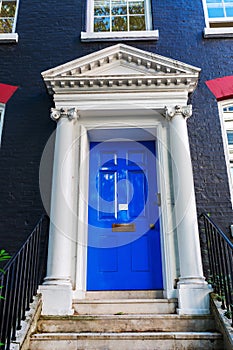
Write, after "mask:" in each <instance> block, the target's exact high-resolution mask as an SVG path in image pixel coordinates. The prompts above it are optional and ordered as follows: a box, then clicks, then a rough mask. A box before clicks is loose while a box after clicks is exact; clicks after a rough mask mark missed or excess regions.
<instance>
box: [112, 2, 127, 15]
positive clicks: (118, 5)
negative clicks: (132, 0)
mask: <svg viewBox="0 0 233 350" xmlns="http://www.w3.org/2000/svg"><path fill="white" fill-rule="evenodd" d="M112 14H113V15H126V14H127V2H126V0H112Z"/></svg>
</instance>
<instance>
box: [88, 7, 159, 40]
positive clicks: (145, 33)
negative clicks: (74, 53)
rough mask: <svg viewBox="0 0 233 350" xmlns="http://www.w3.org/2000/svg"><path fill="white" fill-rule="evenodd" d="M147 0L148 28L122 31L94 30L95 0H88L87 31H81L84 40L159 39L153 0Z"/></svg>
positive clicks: (146, 17)
mask: <svg viewBox="0 0 233 350" xmlns="http://www.w3.org/2000/svg"><path fill="white" fill-rule="evenodd" d="M144 1H145V22H146V30H138V31H120V32H94V0H87V12H86V31H85V32H81V40H82V41H108V40H111V41H112V40H121V41H122V40H137V39H138V40H150V39H151V40H158V38H159V31H158V30H152V13H151V0H144Z"/></svg>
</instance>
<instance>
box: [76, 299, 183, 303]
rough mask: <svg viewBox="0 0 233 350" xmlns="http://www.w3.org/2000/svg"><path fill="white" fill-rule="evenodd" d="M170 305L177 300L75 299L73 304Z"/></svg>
mask: <svg viewBox="0 0 233 350" xmlns="http://www.w3.org/2000/svg"><path fill="white" fill-rule="evenodd" d="M134 303H136V304H151V303H152V304H170V303H177V299H102V300H98V299H74V300H73V304H134Z"/></svg>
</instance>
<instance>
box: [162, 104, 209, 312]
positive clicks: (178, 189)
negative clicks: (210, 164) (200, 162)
mask: <svg viewBox="0 0 233 350" xmlns="http://www.w3.org/2000/svg"><path fill="white" fill-rule="evenodd" d="M191 114H192V108H191V105H188V106H185V107H180V106H175V107H174V108H167V107H166V108H165V116H166V118H167V119H168V120H170V125H169V128H170V152H171V158H172V173H173V188H174V200H175V207H174V211H175V220H176V231H177V238H178V250H179V262H180V278H179V282H178V285H177V288H178V303H179V306H178V313H179V314H207V313H209V293H210V291H211V290H210V288H209V286H208V284H207V282H206V281H205V278H204V276H203V269H202V259H201V250H200V242H199V232H198V223H197V212H196V201H195V194H194V182H193V172H192V163H191V156H190V148H189V139H188V131H187V124H186V119H187V118H188V117H190V116H191Z"/></svg>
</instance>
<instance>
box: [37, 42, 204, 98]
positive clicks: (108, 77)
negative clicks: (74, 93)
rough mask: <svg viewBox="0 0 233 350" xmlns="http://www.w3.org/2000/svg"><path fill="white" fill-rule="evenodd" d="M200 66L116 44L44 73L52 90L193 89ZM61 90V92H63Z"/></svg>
mask: <svg viewBox="0 0 233 350" xmlns="http://www.w3.org/2000/svg"><path fill="white" fill-rule="evenodd" d="M199 72H200V69H199V68H196V67H193V66H191V65H188V64H185V63H182V62H179V61H176V60H173V59H170V58H167V57H163V56H160V55H157V54H153V53H151V52H147V51H143V50H139V49H137V48H134V47H131V46H127V45H123V44H117V45H114V46H111V47H108V48H106V49H103V50H100V51H97V52H94V53H92V54H89V55H87V56H84V57H81V58H78V59H76V60H73V61H71V62H68V63H65V64H63V65H60V66H58V67H56V68H53V69H50V70H47V71H45V72H43V73H42V76H43V78H44V80H45V82H46V85H47V87H48V89H49V91H50V92H51V93H56V92H57V90H58V89H65V90H67V89H68V88H69V89H70V88H72V89H73V90H75V89H76V90H79V89H82V90H87V89H89V90H90V89H91V90H94V89H95V87H96V88H98V89H99V88H101V89H104V88H108V89H109V88H111V89H113V88H114V89H119V88H121V89H122V87H123V86H125V87H127V89H130V87H132V86H138V87H139V86H141V89H142V88H143V86H145V87H147V89H148V86H152V85H155V86H156V87H157V88H158V86H161V85H166V86H169V88H171V87H172V86H174V87H175V88H176V89H177V88H178V86H179V89H180V88H181V86H183V87H185V86H186V87H185V89H186V90H188V91H189V92H190V91H192V90H193V89H194V87H195V85H196V83H197V79H198V76H199ZM60 92H61V91H60Z"/></svg>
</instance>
